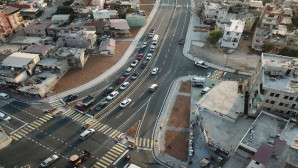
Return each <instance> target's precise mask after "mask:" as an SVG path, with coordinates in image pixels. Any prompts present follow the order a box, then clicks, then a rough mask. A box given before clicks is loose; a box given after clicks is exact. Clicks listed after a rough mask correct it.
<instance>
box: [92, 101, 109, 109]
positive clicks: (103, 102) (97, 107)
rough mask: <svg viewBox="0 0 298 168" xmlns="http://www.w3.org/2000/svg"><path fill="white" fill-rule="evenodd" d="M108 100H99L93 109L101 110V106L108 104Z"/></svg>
mask: <svg viewBox="0 0 298 168" xmlns="http://www.w3.org/2000/svg"><path fill="white" fill-rule="evenodd" d="M108 103H109V102H107V101H102V102H100V103H99V104H98V105H97V106H96V107H95V110H96V111H100V110H102V109H103V108H105V107H106V106H107V105H108Z"/></svg>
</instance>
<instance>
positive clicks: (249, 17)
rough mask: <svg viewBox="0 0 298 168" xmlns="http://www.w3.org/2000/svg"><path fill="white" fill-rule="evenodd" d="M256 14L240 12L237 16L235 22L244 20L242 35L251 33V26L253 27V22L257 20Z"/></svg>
mask: <svg viewBox="0 0 298 168" xmlns="http://www.w3.org/2000/svg"><path fill="white" fill-rule="evenodd" d="M258 16H259V15H258V14H257V13H253V12H240V13H238V14H237V20H245V25H244V29H243V32H244V33H253V32H254V30H253V26H254V25H255V22H256V20H257V18H258Z"/></svg>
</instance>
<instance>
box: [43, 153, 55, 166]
mask: <svg viewBox="0 0 298 168" xmlns="http://www.w3.org/2000/svg"><path fill="white" fill-rule="evenodd" d="M57 159H59V156H58V155H52V156H50V157H48V158H46V159H45V160H44V161H43V162H41V164H40V166H41V167H48V166H49V165H50V164H52V163H54V162H55V161H56V160H57Z"/></svg>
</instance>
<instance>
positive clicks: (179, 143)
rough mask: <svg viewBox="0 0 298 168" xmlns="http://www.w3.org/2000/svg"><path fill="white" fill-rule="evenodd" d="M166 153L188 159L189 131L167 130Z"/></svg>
mask: <svg viewBox="0 0 298 168" xmlns="http://www.w3.org/2000/svg"><path fill="white" fill-rule="evenodd" d="M165 144H166V146H165V149H166V151H165V152H166V153H167V154H169V155H171V156H173V157H175V158H177V159H181V160H186V159H187V149H188V133H184V132H176V131H166V132H165Z"/></svg>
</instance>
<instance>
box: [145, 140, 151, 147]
mask: <svg viewBox="0 0 298 168" xmlns="http://www.w3.org/2000/svg"><path fill="white" fill-rule="evenodd" d="M146 147H147V148H149V147H150V139H147V146H146Z"/></svg>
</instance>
